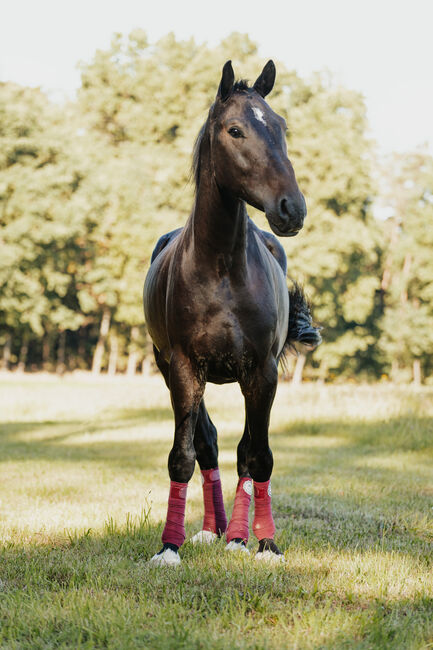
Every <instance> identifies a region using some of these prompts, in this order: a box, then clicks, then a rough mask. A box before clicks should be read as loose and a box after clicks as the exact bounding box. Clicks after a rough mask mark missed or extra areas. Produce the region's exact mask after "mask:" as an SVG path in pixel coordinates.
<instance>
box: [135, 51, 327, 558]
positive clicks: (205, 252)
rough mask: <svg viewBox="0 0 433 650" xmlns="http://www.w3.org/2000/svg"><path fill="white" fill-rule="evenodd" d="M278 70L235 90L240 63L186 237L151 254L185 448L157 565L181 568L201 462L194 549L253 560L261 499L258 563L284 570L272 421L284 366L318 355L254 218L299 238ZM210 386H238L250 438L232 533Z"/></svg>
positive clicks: (158, 341)
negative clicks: (275, 96) (296, 351)
mask: <svg viewBox="0 0 433 650" xmlns="http://www.w3.org/2000/svg"><path fill="white" fill-rule="evenodd" d="M275 75H276V70H275V65H274V63H273V61H268V63H267V64H266V65H265V66H264V68H263V70H262V72H261V74H260V75H259V77H258V78H257V80H256V81H255V83H254V85H253V86H250V85H248V83H247V82H246V81H236V82H235V76H234V71H233V67H232V63H231V61H227V62H226V63H225V65H224V67H223V69H222V75H221V80H220V83H219V87H218V91H217V94H216V98H215V101H214V103H213V104H212V106H211V107H210V110H209V113H208V116H207V119H206V121H205V123H204V125H203V127H202V128H201V130H200V132H199V134H198V137H197V140H196V143H195V146H194V151H193V165H192V168H193V169H192V171H193V178H194V181H195V200H194V205H193V208H192V211H191V214H190V216H189V218H188V220H187V222H186V224H185V226H184V227H183V228H178V229H177V230H174V231H172V232H169V233H167V234H166V235H163V236H162V237H161V238H160V239H159V241H158V242H157V245H156V247H155V250H154V251H153V254H152V257H151V264H150V268H149V270H148V273H147V276H146V280H145V285H144V293H143V302H144V313H145V320H146V324H147V328H148V331H149V334H150V336H151V338H152V341H153V350H154V355H155V361H156V365H157V367H158V368H159V370H160V371H161V373H162V375H163V377H164V380H165V383H166V385H167V387H168V389H169V391H170V396H171V402H172V407H173V412H174V423H175V427H174V442H173V447H172V449H171V451H170V453H169V457H168V472H169V477H170V489H169V499H168V508H167V518H166V523H165V527H164V531H163V534H162V544H163V546H162V549H161V550H160V551H159V552H158V553H156V554H155V555H154V556H153V557H152V558H151V560H150V562H151V563H152V564H155V565H159V566H163V565H178V564H179V563H180V561H181V560H180V556H179V552H178V551H179V548H180V546H181V545H182V544H183V542H184V540H185V523H184V520H185V504H186V495H187V487H188V482H189V480H190V479H191V477H192V474H193V472H194V467H195V462H196V460H197V461H198V464H199V466H200V470H201V474H202V483H203V498H204V521H203V529H202V531H200V533H198V534H197V535H195V536H194V537H193V539H192V541H193V542H198V541H199V542H212V541H213V540H215V539H217V538H218V537H221V536H223V535H224V534H225V535H226V541H227V546H226V549H227V550H234V551H243V552H249V551H248V549H247V546H246V544H247V541H248V537H249V524H248V510H249V506H250V501H251V497H252V494H253V493H254V506H255V512H254V522H253V526H252V528H253V532H254V534H255V535H256V537H257V539H258V542H259V546H258V551H257V553H256V559H258V560H261V559H266V560H271V561H276V562H279V561H282V560H283V558H284V556H283V554H282V553H281V551H280V550H279V548H278V546H277V545H276V543H275V541H274V535H275V524H274V520H273V516H272V508H271V486H270V478H271V473H272V468H273V456H272V452H271V449H270V447H269V438H268V430H269V417H270V412H271V407H272V403H273V400H274V396H275V392H276V387H277V381H278V362H279V360H280V359H281V358H282V356H283V354H284V350H285V349H287V346H290V345H293V344H294V343H295V342H296V341H299V342H301V343H304V344H305V345H307V346H309V347H310V348H312V347H315V345H317V344H318V343H319V342H320V335H319V333H318V330H317V329H316V328H315V327H314V326H313V323H312V318H311V313H310V310H309V304H308V303H307V301H306V298H305V296H304V294H303V291H302V289H301V288H300V287H299V286H298V285H295V286H294V287H293V288H292V289H290V290H289V289H288V286H287V283H286V273H287V259H286V255H285V252H284V249H283V247H282V246H281V244H280V243H279V241H278V239H277V238H276V237H275V236H274V235H273V234H271V233H269V232H266V231H262V230H261V229H259V228H258V227H257V226H256V225H255V224H254V223H253V221H252V220H251V219H250V218H249V216H248V214H247V211H246V204H249V205H252V206H254V207H255V208H258V209H259V210H261V211H263V212H264V213H265V215H266V217H267V220H268V222H269V225H270V228H271V230H272V231H273V233H275V235H278V236H279V237H293V236H295V235H297V234H298V232H299V231H300V230H301V228H302V226H303V223H304V219H305V217H306V212H307V210H306V203H305V199H304V196H303V194H302V193H301V191H300V189H299V187H298V185H297V181H296V177H295V173H294V170H293V166H292V164H291V162H290V161H289V159H288V157H287V148H286V137H285V133H286V123H285V120H284V119H283V118H282V117H281V116H280V115H278V114H277V113H275V112H274V111H273V110H272V109H271V108H270V106H269V105H268V104H267V103H266V101H265V97H266V96H267V95H268V94H269V93H270V91H271V90H272V88H273V86H274V82H275ZM207 382H212V383H216V384H224V383H229V382H238V384H239V385H240V388H241V391H242V394H243V396H244V400H245V414H246V418H245V428H244V432H243V435H242V437H241V440H240V442H239V445H238V447H237V471H238V477H239V480H238V485H237V488H236V494H235V502H234V507H233V512H232V516H231V520H230V523H229V525H228V526H227V518H226V513H225V509H224V502H223V496H222V489H221V478H220V474H219V468H218V445H217V430H216V428H215V426H214V424H213V423H212V421H211V419H210V417H209V414H208V412H207V410H206V406H205V403H204V400H203V394H204V389H205V385H206V383H207Z"/></svg>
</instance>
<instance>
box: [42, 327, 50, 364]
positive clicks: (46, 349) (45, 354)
mask: <svg viewBox="0 0 433 650" xmlns="http://www.w3.org/2000/svg"><path fill="white" fill-rule="evenodd" d="M50 355H51V340H50V335H49V334H45V336H44V340H43V341H42V368H43V369H44V370H46V369H47V367H48V364H49V362H50Z"/></svg>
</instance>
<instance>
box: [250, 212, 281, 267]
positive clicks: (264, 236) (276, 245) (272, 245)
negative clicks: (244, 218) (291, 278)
mask: <svg viewBox="0 0 433 650" xmlns="http://www.w3.org/2000/svg"><path fill="white" fill-rule="evenodd" d="M248 225H249V227H250V228H251V229H252V230H253V232H254V233H255V234H256V235H257V237H258V238H259V240H260V241H261V242H262V244H264V246H265V247H266V248H267V249H268V251H269V252H270V253H271V255H272V256H273V257H274V258H275V259H276V261H277V262H278V264H279V266H280V267H281V270H282V271H283V273H284V276H285V275H286V274H287V256H286V252H285V250H284V248H283V247H282V245H281V244H280V242H279V241H278V239H277V238H276V237H275V235H273V234H272V233H270V232H267V231H266V230H261V229H260V228H258V227H257V226H256V225H255V223H254V222H253V221H252V220H251V219H249V223H248Z"/></svg>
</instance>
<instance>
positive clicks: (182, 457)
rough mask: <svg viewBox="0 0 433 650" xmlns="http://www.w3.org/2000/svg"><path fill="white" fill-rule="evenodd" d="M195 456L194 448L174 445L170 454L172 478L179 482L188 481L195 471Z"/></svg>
mask: <svg viewBox="0 0 433 650" xmlns="http://www.w3.org/2000/svg"><path fill="white" fill-rule="evenodd" d="M195 458H196V454H195V450H194V448H190V447H188V448H186V449H185V448H182V447H176V446H174V447H173V448H172V450H171V451H170V454H169V456H168V473H169V475H170V479H171V480H172V481H177V482H178V483H188V482H189V480H190V478H191V476H192V475H193V473H194V465H195Z"/></svg>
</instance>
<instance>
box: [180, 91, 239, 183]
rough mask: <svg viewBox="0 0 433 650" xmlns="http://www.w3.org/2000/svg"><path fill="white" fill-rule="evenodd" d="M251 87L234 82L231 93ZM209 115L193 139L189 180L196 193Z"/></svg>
mask: <svg viewBox="0 0 433 650" xmlns="http://www.w3.org/2000/svg"><path fill="white" fill-rule="evenodd" d="M251 88H252V87H251V86H250V85H249V84H248V81H247V80H246V79H240V80H239V81H236V82H235V83H234V86H233V92H234V93H235V92H245V91H248V90H251ZM212 108H213V106H212V107H211V109H210V111H209V115H210V113H211V111H212ZM209 115H208V117H207V120H206V122H205V123H204V124H203V125H202V127H201V129H200V131H199V132H198V134H197V137H196V139H195V143H194V148H193V151H192V163H191V176H190V179H191V180H192V179H194V184H195V191H196V192H197V189H198V183H199V180H200V151H201V145H202V142H203V138H204V134H205V133H206V128H207V125H208V123H209Z"/></svg>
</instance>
